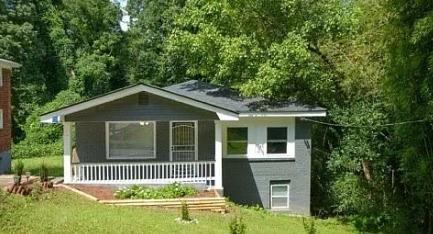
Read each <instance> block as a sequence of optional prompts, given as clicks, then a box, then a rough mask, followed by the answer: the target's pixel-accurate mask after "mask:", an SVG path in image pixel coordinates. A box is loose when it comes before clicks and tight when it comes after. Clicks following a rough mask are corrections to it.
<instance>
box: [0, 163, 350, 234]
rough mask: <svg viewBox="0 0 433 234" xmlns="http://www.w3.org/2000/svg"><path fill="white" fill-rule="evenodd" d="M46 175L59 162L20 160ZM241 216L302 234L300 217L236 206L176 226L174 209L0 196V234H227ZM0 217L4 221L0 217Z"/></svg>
mask: <svg viewBox="0 0 433 234" xmlns="http://www.w3.org/2000/svg"><path fill="white" fill-rule="evenodd" d="M42 161H44V162H45V163H46V164H47V165H48V166H49V168H50V174H51V175H55V176H61V175H62V157H59V156H57V157H45V158H32V159H23V162H24V165H25V167H26V169H25V171H31V172H32V174H37V173H38V168H39V166H40V164H41V162H42ZM236 214H241V215H242V217H243V218H244V221H245V223H246V225H247V233H305V230H304V227H303V222H302V218H299V217H291V216H288V215H285V214H275V213H270V212H265V211H257V210H253V209H247V208H241V207H235V208H234V211H233V212H232V213H229V214H224V215H222V214H218V213H211V212H192V216H193V217H194V218H197V219H198V222H199V223H198V224H189V225H186V224H179V223H177V222H176V221H175V218H176V217H178V216H179V215H180V212H179V211H177V210H164V209H150V208H141V207H119V206H109V205H103V204H99V203H97V202H94V201H90V200H87V199H85V198H83V197H81V196H80V195H77V194H75V193H72V192H69V191H65V190H60V189H56V191H55V192H51V193H49V194H48V198H47V199H44V200H41V201H34V200H31V199H30V198H24V197H20V196H7V198H6V200H5V201H2V199H1V196H0V233H206V234H208V233H229V228H228V226H229V223H230V221H231V220H232V218H233V217H234V216H235V215H236ZM2 215H3V216H2ZM315 226H316V228H317V233H352V232H354V229H353V227H352V226H350V225H347V224H343V223H341V222H339V221H337V220H336V219H327V220H320V219H318V220H316V222H315Z"/></svg>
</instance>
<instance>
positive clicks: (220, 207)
mask: <svg viewBox="0 0 433 234" xmlns="http://www.w3.org/2000/svg"><path fill="white" fill-rule="evenodd" d="M99 202H100V203H103V204H109V205H117V206H142V207H161V208H172V209H173V208H174V209H180V208H181V207H182V202H186V204H187V205H188V209H190V210H210V211H216V212H224V211H225V210H226V208H227V204H226V201H225V198H224V197H206V198H179V199H152V200H100V201H99Z"/></svg>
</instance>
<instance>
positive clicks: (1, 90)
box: [0, 68, 11, 152]
mask: <svg viewBox="0 0 433 234" xmlns="http://www.w3.org/2000/svg"><path fill="white" fill-rule="evenodd" d="M1 70H2V72H3V86H1V87H0V109H2V110H3V129H0V152H3V151H6V150H9V149H10V148H11V79H10V77H11V71H10V70H8V69H5V68H3V69H1Z"/></svg>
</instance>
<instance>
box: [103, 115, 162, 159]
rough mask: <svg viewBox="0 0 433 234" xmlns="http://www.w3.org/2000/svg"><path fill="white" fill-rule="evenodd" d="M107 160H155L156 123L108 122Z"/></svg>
mask: <svg viewBox="0 0 433 234" xmlns="http://www.w3.org/2000/svg"><path fill="white" fill-rule="evenodd" d="M107 132H108V136H107V141H108V142H107V144H108V149H107V153H108V154H107V158H109V159H146V158H155V141H156V140H155V123H154V122H108V123H107Z"/></svg>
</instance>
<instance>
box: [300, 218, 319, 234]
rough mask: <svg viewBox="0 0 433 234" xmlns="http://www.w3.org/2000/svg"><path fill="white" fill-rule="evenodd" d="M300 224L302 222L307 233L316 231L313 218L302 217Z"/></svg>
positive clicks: (312, 233) (310, 233) (311, 233)
mask: <svg viewBox="0 0 433 234" xmlns="http://www.w3.org/2000/svg"><path fill="white" fill-rule="evenodd" d="M302 224H304V230H305V232H306V233H307V234H315V233H316V232H317V230H316V225H315V220H314V218H309V219H308V220H307V218H302Z"/></svg>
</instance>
